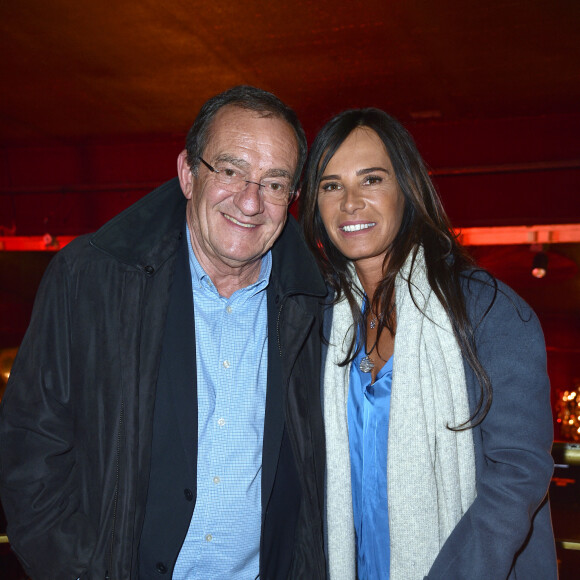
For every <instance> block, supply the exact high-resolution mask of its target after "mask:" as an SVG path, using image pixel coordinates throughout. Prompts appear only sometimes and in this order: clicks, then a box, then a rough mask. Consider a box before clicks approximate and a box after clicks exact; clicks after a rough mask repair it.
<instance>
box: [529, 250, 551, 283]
mask: <svg viewBox="0 0 580 580" xmlns="http://www.w3.org/2000/svg"><path fill="white" fill-rule="evenodd" d="M547 270H548V254H546V252H538V253H537V254H536V255H535V256H534V261H533V263H532V276H533V277H534V278H543V277H544V276H545V275H546V272H547Z"/></svg>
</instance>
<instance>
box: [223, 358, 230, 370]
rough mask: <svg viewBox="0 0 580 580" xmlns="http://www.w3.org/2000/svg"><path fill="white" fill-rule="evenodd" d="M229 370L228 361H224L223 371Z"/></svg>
mask: <svg viewBox="0 0 580 580" xmlns="http://www.w3.org/2000/svg"><path fill="white" fill-rule="evenodd" d="M229 368H230V361H229V360H225V361H224V369H229Z"/></svg>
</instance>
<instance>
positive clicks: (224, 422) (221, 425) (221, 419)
mask: <svg viewBox="0 0 580 580" xmlns="http://www.w3.org/2000/svg"><path fill="white" fill-rule="evenodd" d="M225 424H226V420H225V419H224V418H223V417H220V418H219V419H218V425H219V426H220V427H223V426H224V425H225Z"/></svg>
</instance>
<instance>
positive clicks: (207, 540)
mask: <svg viewBox="0 0 580 580" xmlns="http://www.w3.org/2000/svg"><path fill="white" fill-rule="evenodd" d="M212 540H213V536H212V535H211V534H206V535H205V541H206V542H211V541H212Z"/></svg>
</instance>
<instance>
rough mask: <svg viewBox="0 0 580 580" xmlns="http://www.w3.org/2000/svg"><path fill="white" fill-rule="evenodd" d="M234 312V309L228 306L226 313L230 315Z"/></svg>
mask: <svg viewBox="0 0 580 580" xmlns="http://www.w3.org/2000/svg"><path fill="white" fill-rule="evenodd" d="M232 310H233V308H232V307H231V306H226V312H227V313H228V314H231V313H232Z"/></svg>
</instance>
